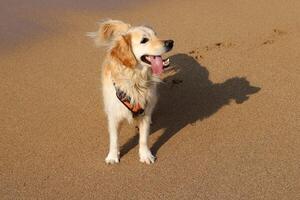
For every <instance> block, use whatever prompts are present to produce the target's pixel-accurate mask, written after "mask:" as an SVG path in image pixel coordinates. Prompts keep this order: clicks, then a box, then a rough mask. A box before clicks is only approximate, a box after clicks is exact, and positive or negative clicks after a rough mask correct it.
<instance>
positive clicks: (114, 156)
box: [105, 116, 120, 164]
mask: <svg viewBox="0 0 300 200" xmlns="http://www.w3.org/2000/svg"><path fill="white" fill-rule="evenodd" d="M119 124H120V119H118V118H117V117H115V116H114V117H112V116H109V117H108V129H109V153H108V155H107V157H106V158H105V162H106V163H107V164H115V163H119V154H120V152H119V144H118V127H119Z"/></svg>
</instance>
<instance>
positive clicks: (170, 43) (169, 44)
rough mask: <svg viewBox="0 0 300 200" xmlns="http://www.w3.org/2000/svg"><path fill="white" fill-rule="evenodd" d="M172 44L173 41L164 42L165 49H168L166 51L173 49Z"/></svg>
mask: <svg viewBox="0 0 300 200" xmlns="http://www.w3.org/2000/svg"><path fill="white" fill-rule="evenodd" d="M173 44H174V41H173V40H166V41H165V47H166V48H167V49H168V50H171V49H172V48H173Z"/></svg>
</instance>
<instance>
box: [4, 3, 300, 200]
mask: <svg viewBox="0 0 300 200" xmlns="http://www.w3.org/2000/svg"><path fill="white" fill-rule="evenodd" d="M108 17H109V18H113V19H121V20H123V21H126V22H129V23H131V24H134V25H139V24H148V25H150V26H151V27H153V28H154V29H155V30H156V32H157V33H158V35H159V37H161V38H164V39H173V40H175V47H174V49H173V51H172V52H170V53H169V54H168V56H170V57H171V62H172V66H173V67H176V69H178V72H177V74H175V75H173V76H171V77H168V78H166V79H165V83H163V84H161V85H160V87H159V94H160V99H159V102H158V105H157V107H156V110H155V113H154V116H153V125H152V127H151V135H150V146H151V149H152V151H153V152H154V154H155V155H156V156H157V158H158V159H157V161H156V163H155V164H153V165H150V166H148V165H145V164H141V163H139V159H138V146H137V143H138V135H137V134H136V130H135V127H134V126H133V125H128V124H124V126H123V127H122V129H121V133H120V143H121V156H122V157H121V162H120V164H118V165H114V166H108V165H106V164H105V162H104V158H105V156H106V153H107V151H108V133H107V124H106V117H105V115H104V112H103V111H102V108H103V105H102V99H101V90H100V88H101V81H100V70H101V68H100V66H101V62H102V60H103V57H104V53H105V51H104V50H103V49H98V48H96V47H95V45H94V44H93V42H92V41H91V40H90V39H89V38H87V37H86V36H85V33H86V32H89V31H94V30H96V28H97V25H96V24H95V22H96V21H98V20H99V19H103V18H108ZM0 70H1V71H0V105H1V107H0V197H1V198H0V199H105V200H108V199H151V200H153V199H180V200H182V199H204V200H206V199H209V200H233V199H245V200H249V199H253V200H254V199H255V200H257V199H268V200H269V199H270V200H271V199H280V200H285V199H286V200H296V199H300V121H299V120H300V114H299V113H300V99H299V94H300V1H299V0H265V1H261V0H235V1H234V0H227V1H222V0H211V1H207V0H193V1H192V0H191V1H179V0H178V1H177V0H174V1H142V2H139V3H137V1H130V2H129V3H124V1H120V0H119V1H117V0H114V1H112V2H111V3H110V4H107V3H103V2H101V1H95V0H89V1H70V0H63V1H58V0H55V1H37V0H28V1H17V0H12V1H7V2H1V3H0Z"/></svg>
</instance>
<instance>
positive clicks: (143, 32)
mask: <svg viewBox="0 0 300 200" xmlns="http://www.w3.org/2000/svg"><path fill="white" fill-rule="evenodd" d="M90 36H93V37H94V38H95V40H96V42H97V43H98V44H104V45H108V46H109V47H110V51H109V53H110V55H111V56H112V58H114V59H115V60H117V61H118V62H119V63H120V64H122V65H124V66H125V67H128V68H132V69H136V68H137V69H138V68H144V67H151V69H152V72H153V74H156V75H159V74H160V73H162V72H163V70H164V68H166V67H168V66H169V59H166V60H164V59H162V54H164V53H166V52H168V51H170V50H171V49H172V48H173V43H174V41H173V40H161V39H159V38H158V37H157V35H156V33H155V32H154V31H153V29H151V28H149V27H146V26H136V27H131V26H130V25H129V24H126V23H124V22H121V21H117V20H107V21H104V22H102V23H101V24H100V28H99V31H98V32H96V33H92V35H91V34H90Z"/></svg>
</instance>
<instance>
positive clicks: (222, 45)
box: [188, 42, 235, 60]
mask: <svg viewBox="0 0 300 200" xmlns="http://www.w3.org/2000/svg"><path fill="white" fill-rule="evenodd" d="M233 46H235V45H234V44H233V43H232V42H217V43H214V44H211V45H206V46H204V47H202V48H197V49H194V50H191V51H189V52H188V53H189V55H191V56H192V57H194V58H195V59H196V60H200V59H203V58H204V56H203V54H205V53H206V52H208V51H212V50H221V49H226V48H230V47H233Z"/></svg>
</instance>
